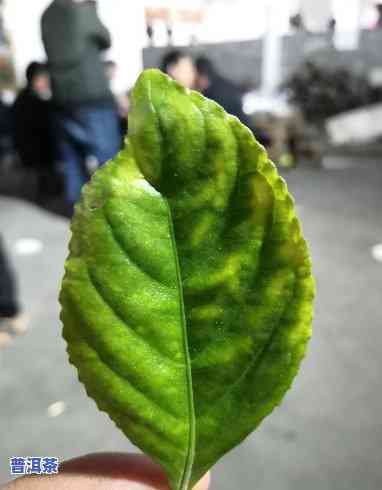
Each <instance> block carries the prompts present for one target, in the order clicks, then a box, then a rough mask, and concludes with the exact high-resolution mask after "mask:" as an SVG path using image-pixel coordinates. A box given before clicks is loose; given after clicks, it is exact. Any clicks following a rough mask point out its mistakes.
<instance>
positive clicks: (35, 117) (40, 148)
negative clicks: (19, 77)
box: [12, 61, 59, 202]
mask: <svg viewBox="0 0 382 490" xmlns="http://www.w3.org/2000/svg"><path fill="white" fill-rule="evenodd" d="M26 80H27V84H26V86H25V87H24V88H23V89H22V90H21V92H20V93H19V94H18V96H17V98H16V100H15V102H14V104H13V106H12V116H13V117H12V119H13V129H14V144H15V149H16V150H17V153H18V155H19V157H20V160H21V162H22V164H23V165H24V166H25V168H26V169H27V170H28V171H30V173H31V176H32V180H33V182H34V183H35V185H34V186H33V187H34V189H35V192H34V196H33V197H34V198H35V199H36V201H37V202H42V201H44V199H45V198H46V197H52V196H54V195H55V194H56V193H57V192H58V189H59V182H58V175H57V171H56V169H55V162H56V160H57V158H56V157H57V152H56V145H55V136H54V132H53V121H52V107H51V101H50V95H51V93H50V82H49V73H48V69H47V67H46V65H45V64H43V63H38V62H36V61H34V62H32V63H30V64H29V65H28V67H27V70H26Z"/></svg>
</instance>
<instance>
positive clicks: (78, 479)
mask: <svg viewBox="0 0 382 490" xmlns="http://www.w3.org/2000/svg"><path fill="white" fill-rule="evenodd" d="M208 487H209V475H206V476H205V477H204V478H203V479H202V480H201V481H200V482H199V483H198V485H197V486H196V487H195V490H208ZM168 489H169V486H168V483H167V479H166V476H165V474H164V473H163V471H162V469H161V468H160V466H159V465H157V464H155V463H153V462H152V461H151V460H150V459H149V458H147V457H146V456H144V455H142V454H126V453H99V454H88V455H86V456H81V457H79V458H74V459H71V460H69V461H66V462H64V463H62V464H60V468H59V473H58V474H57V475H53V476H46V475H44V476H37V475H36V476H26V477H22V478H18V479H17V480H14V481H12V482H10V483H8V484H7V485H5V486H4V487H2V490H168Z"/></svg>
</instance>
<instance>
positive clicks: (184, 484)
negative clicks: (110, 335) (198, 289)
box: [163, 197, 196, 490]
mask: <svg viewBox="0 0 382 490" xmlns="http://www.w3.org/2000/svg"><path fill="white" fill-rule="evenodd" d="M163 199H164V202H165V203H166V207H167V211H168V223H169V231H170V238H171V245H172V249H173V253H174V259H175V269H176V278H177V283H178V292H179V306H180V321H181V328H182V334H183V349H184V358H185V364H186V376H187V395H188V396H187V401H188V414H189V435H188V448H187V455H186V461H185V465H184V471H183V475H182V478H181V481H180V487H179V490H187V489H188V485H189V482H190V480H191V474H192V468H193V464H194V458H195V443H196V432H195V426H196V419H195V409H194V394H193V387H192V373H191V359H190V354H189V352H190V351H189V347H188V337H187V324H186V314H185V309H184V298H183V285H182V277H181V273H180V264H179V256H178V249H177V246H176V240H175V231H174V225H173V220H172V213H171V208H170V205H169V202H168V200H167V199H166V198H165V197H163Z"/></svg>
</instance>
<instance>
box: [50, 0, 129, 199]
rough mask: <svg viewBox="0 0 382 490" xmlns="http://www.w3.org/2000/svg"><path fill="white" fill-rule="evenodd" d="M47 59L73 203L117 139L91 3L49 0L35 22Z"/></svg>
mask: <svg viewBox="0 0 382 490" xmlns="http://www.w3.org/2000/svg"><path fill="white" fill-rule="evenodd" d="M41 30H42V40H43V43H44V46H45V50H46V54H47V57H48V67H49V71H50V76H51V83H52V97H53V103H54V105H55V107H56V110H57V129H58V141H59V147H60V152H61V158H62V160H63V162H64V176H65V189H66V198H67V200H68V201H69V203H71V204H74V203H75V202H76V201H77V200H78V198H79V196H80V191H81V187H82V185H83V184H84V183H85V182H86V180H87V179H88V177H89V174H90V173H91V171H92V170H94V168H95V167H97V166H98V165H101V164H103V163H104V162H106V161H107V160H109V159H111V158H112V157H114V156H115V154H116V153H117V152H118V151H119V149H120V144H121V136H120V130H119V122H118V114H117V110H116V107H115V102H114V98H113V95H112V93H111V90H110V85H109V81H108V80H107V77H106V74H105V69H104V65H103V60H102V58H101V53H102V51H104V50H106V49H108V48H110V47H111V37H110V34H109V31H108V30H107V29H106V27H105V26H104V25H103V24H102V23H101V21H100V19H99V17H98V14H97V6H96V2H94V1H89V0H54V1H53V2H52V3H51V4H50V5H49V7H48V8H47V9H46V11H45V12H44V14H43V16H42V21H41Z"/></svg>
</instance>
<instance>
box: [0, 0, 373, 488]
mask: <svg viewBox="0 0 382 490" xmlns="http://www.w3.org/2000/svg"><path fill="white" fill-rule="evenodd" d="M147 67H161V68H162V69H163V70H164V71H166V72H167V73H168V74H169V75H170V76H172V77H173V78H175V79H177V80H178V81H180V82H181V83H182V84H184V85H186V86H188V87H190V88H194V89H196V90H199V91H201V92H202V93H204V94H205V95H207V96H208V97H210V98H212V99H214V100H216V101H217V102H219V103H220V104H221V105H222V106H223V107H225V108H226V109H227V110H228V111H229V112H231V113H233V114H235V115H237V116H238V117H240V119H241V120H242V121H243V122H245V123H246V124H247V125H248V126H249V127H250V128H251V129H252V130H253V132H254V134H255V136H256V137H257V138H258V140H259V141H260V142H261V143H262V144H263V145H264V146H265V147H266V148H267V150H268V151H269V153H270V155H271V157H272V159H273V161H274V162H275V163H276V164H277V166H278V167H279V171H280V172H281V174H282V175H283V177H284V178H285V179H286V181H287V183H288V185H289V187H290V190H291V191H292V193H293V194H294V196H295V198H296V205H297V211H298V214H299V216H300V217H301V219H302V222H303V227H304V230H305V233H306V236H307V238H308V240H309V242H310V245H311V250H312V255H313V264H314V270H315V274H316V278H317V290H318V293H317V300H316V313H315V321H314V335H313V339H312V341H311V344H310V348H309V353H308V356H307V358H306V360H305V361H304V363H303V366H302V370H301V372H300V374H299V376H298V377H297V379H296V381H295V383H294V385H293V389H292V390H291V391H290V392H289V393H288V394H287V396H286V398H285V401H284V402H283V404H282V405H281V407H279V408H277V409H276V410H275V411H274V412H273V414H272V415H271V416H270V417H269V418H268V419H266V420H265V421H264V423H263V424H262V425H261V427H260V428H259V429H258V430H257V431H256V432H255V433H254V434H252V435H251V436H250V437H249V438H248V439H247V440H246V441H245V442H244V443H243V444H242V445H241V446H240V447H238V448H236V449H234V450H233V451H232V452H231V453H229V454H228V455H227V456H226V457H224V458H223V459H222V460H221V461H220V462H219V463H218V464H217V465H216V467H215V468H214V470H213V472H212V489H213V490H233V489H256V490H292V489H293V490H306V489H307V488H309V490H328V489H330V490H380V489H381V488H382V464H381V463H382V424H381V422H380V415H381V411H382V390H381V358H382V330H381V326H382V310H381V293H382V217H381V209H382V161H381V156H382V4H378V3H376V2H375V1H372V0H321V1H319V2H318V1H316V0H283V1H277V0H257V1H253V0H187V1H186V0H173V1H171V0H140V1H138V0H137V1H134V0H130V1H128V2H127V1H125V0H98V2H97V3H95V2H90V1H81V0H77V1H75V0H55V1H54V2H51V1H49V0H33V2H28V5H27V6H26V2H25V1H23V0H0V431H1V432H0V433H1V437H0V484H2V483H5V482H6V481H8V480H9V479H10V478H11V476H10V468H9V458H10V457H12V456H35V455H36V456H47V455H51V456H57V457H59V458H60V460H61V459H64V458H69V457H73V456H76V455H80V454H84V453H87V452H96V451H115V450H116V451H126V450H133V448H132V446H131V445H130V444H129V443H128V441H127V440H126V438H125V437H124V436H123V435H122V434H121V433H120V432H119V431H118V430H117V429H116V428H115V427H114V425H113V423H112V422H110V420H109V419H108V417H107V416H106V415H105V414H103V413H100V412H99V411H98V410H97V409H96V406H95V404H94V402H93V401H91V400H90V399H88V398H87V397H86V394H85V391H84V389H83V387H82V386H81V385H80V384H79V382H78V381H77V378H76V373H75V370H74V368H72V367H71V366H70V365H69V363H68V362H67V357H66V352H65V345H64V342H63V340H62V339H61V325H60V321H59V307H58V302H57V296H58V291H59V287H60V280H61V278H62V274H63V264H64V260H65V257H66V254H67V244H68V239H69V218H70V216H71V214H72V212H73V205H74V203H75V202H76V200H77V199H78V196H79V192H80V189H81V186H82V185H83V183H84V182H86V180H88V178H89V177H90V175H91V173H92V172H93V171H94V170H95V169H96V168H97V167H98V166H100V165H102V164H103V163H104V162H105V161H106V160H108V159H109V158H111V157H112V156H113V155H114V154H115V153H116V152H117V151H118V149H119V148H120V147H121V145H122V142H123V138H124V135H125V134H126V131H128V121H127V117H128V112H129V93H130V90H131V87H132V86H133V84H134V82H135V80H136V78H137V76H138V75H139V73H140V71H141V70H142V69H143V68H147ZM222 430H229V427H228V428H222Z"/></svg>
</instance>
